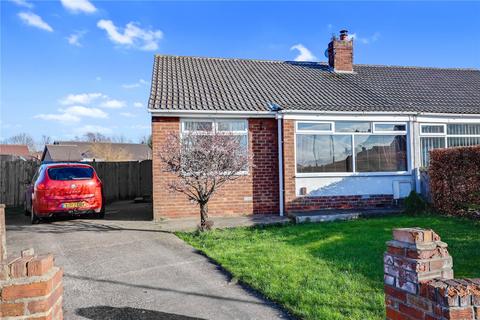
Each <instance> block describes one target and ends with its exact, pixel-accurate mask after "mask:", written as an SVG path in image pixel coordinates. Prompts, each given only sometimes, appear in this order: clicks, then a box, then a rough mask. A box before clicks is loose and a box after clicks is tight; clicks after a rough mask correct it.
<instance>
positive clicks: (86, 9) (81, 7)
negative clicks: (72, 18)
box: [60, 0, 97, 13]
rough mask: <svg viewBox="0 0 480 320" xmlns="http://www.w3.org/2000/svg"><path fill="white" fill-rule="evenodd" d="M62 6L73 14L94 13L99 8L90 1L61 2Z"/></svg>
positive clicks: (62, 0)
mask: <svg viewBox="0 0 480 320" xmlns="http://www.w3.org/2000/svg"><path fill="white" fill-rule="evenodd" d="M60 1H61V2H62V5H63V6H64V7H65V9H67V10H68V11H70V12H73V13H79V12H83V13H94V12H95V11H97V8H95V6H94V5H93V4H92V3H91V2H90V1H88V0H60Z"/></svg>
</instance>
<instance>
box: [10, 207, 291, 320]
mask: <svg viewBox="0 0 480 320" xmlns="http://www.w3.org/2000/svg"><path fill="white" fill-rule="evenodd" d="M148 210H149V206H148V205H146V204H136V205H134V207H132V204H128V205H127V204H126V203H120V204H114V205H113V206H111V207H110V208H109V209H108V210H107V219H106V220H89V219H75V220H63V221H55V222H48V223H43V224H40V225H29V224H27V221H28V220H27V218H26V217H24V216H23V215H22V214H21V213H20V212H7V246H8V251H9V252H10V253H13V252H14V251H17V252H18V251H19V250H20V249H22V248H28V247H33V248H35V250H36V251H37V252H42V253H46V252H52V253H54V254H55V257H56V264H57V265H59V266H63V267H64V269H65V277H64V285H65V296H64V312H65V319H95V320H97V319H98V320H107V319H139V320H143V319H173V320H188V319H285V318H288V316H287V315H286V314H285V313H284V312H283V311H281V310H280V309H278V308H277V307H275V306H273V305H272V304H270V303H268V302H266V301H265V300H263V299H262V298H261V297H258V296H257V295H255V294H254V293H251V292H249V291H247V290H245V289H244V288H242V287H241V286H239V285H238V284H235V283H232V282H230V281H229V279H228V277H227V276H226V275H225V274H223V273H222V272H221V271H220V270H218V268H217V267H216V266H215V265H214V264H212V263H210V262H209V261H208V260H207V259H206V258H205V257H203V256H201V255H199V254H197V253H195V251H194V249H193V248H192V247H190V246H188V245H186V244H185V243H184V242H182V241H181V240H179V239H178V238H177V237H176V236H175V235H173V234H171V233H168V232H165V231H162V230H160V228H159V226H157V225H155V224H153V223H152V222H149V221H142V219H148V218H149V215H150V212H149V211H148ZM128 212H134V213H135V214H134V215H133V216H132V215H128V214H127V213H128ZM117 218H118V219H122V220H116V219H117ZM126 219H130V221H128V220H126Z"/></svg>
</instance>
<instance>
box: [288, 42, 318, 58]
mask: <svg viewBox="0 0 480 320" xmlns="http://www.w3.org/2000/svg"><path fill="white" fill-rule="evenodd" d="M290 50H298V55H297V56H296V57H295V61H316V60H318V59H317V57H315V56H314V55H313V53H312V52H311V51H310V50H308V49H307V48H306V47H305V46H304V45H303V44H300V43H299V44H296V45H294V46H292V47H291V48H290Z"/></svg>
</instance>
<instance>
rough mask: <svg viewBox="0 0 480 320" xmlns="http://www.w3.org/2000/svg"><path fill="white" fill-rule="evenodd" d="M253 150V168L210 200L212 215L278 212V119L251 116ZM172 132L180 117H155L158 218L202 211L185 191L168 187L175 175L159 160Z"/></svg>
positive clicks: (154, 198)
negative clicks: (168, 172) (189, 198)
mask: <svg viewBox="0 0 480 320" xmlns="http://www.w3.org/2000/svg"><path fill="white" fill-rule="evenodd" d="M248 128H249V152H251V153H252V155H253V160H252V161H253V163H252V164H253V165H254V166H253V168H251V170H250V171H249V173H248V175H245V176H243V177H241V178H239V179H237V180H235V181H233V182H231V183H228V184H227V185H225V186H223V187H222V189H220V191H219V192H218V193H217V194H215V195H214V197H213V198H212V199H211V200H210V202H209V205H208V209H209V214H210V215H214V216H215V215H242V214H256V213H275V214H276V213H278V161H277V156H278V148H277V125H276V120H275V119H249V120H248ZM169 132H173V133H176V134H179V132H180V119H179V118H177V117H170V118H167V117H153V118H152V144H153V162H152V165H153V210H154V219H155V220H159V219H161V218H162V217H184V216H194V215H198V214H199V209H198V206H197V205H195V204H194V203H190V202H189V201H188V200H187V199H186V197H185V196H184V195H183V194H181V193H174V192H171V191H169V190H168V181H170V180H171V179H174V177H173V176H172V175H169V174H167V173H165V172H164V171H163V169H162V165H161V163H160V161H159V157H158V152H159V151H158V150H159V146H161V145H162V143H163V142H164V141H165V137H166V136H167V135H168V133H169Z"/></svg>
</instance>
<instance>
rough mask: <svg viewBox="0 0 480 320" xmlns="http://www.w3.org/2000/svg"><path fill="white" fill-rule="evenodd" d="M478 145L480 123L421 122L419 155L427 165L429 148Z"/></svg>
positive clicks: (423, 164) (479, 140)
mask: <svg viewBox="0 0 480 320" xmlns="http://www.w3.org/2000/svg"><path fill="white" fill-rule="evenodd" d="M474 145H480V123H448V124H445V123H421V124H420V155H421V162H422V167H428V164H429V162H430V150H432V149H437V148H450V147H467V146H474Z"/></svg>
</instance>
